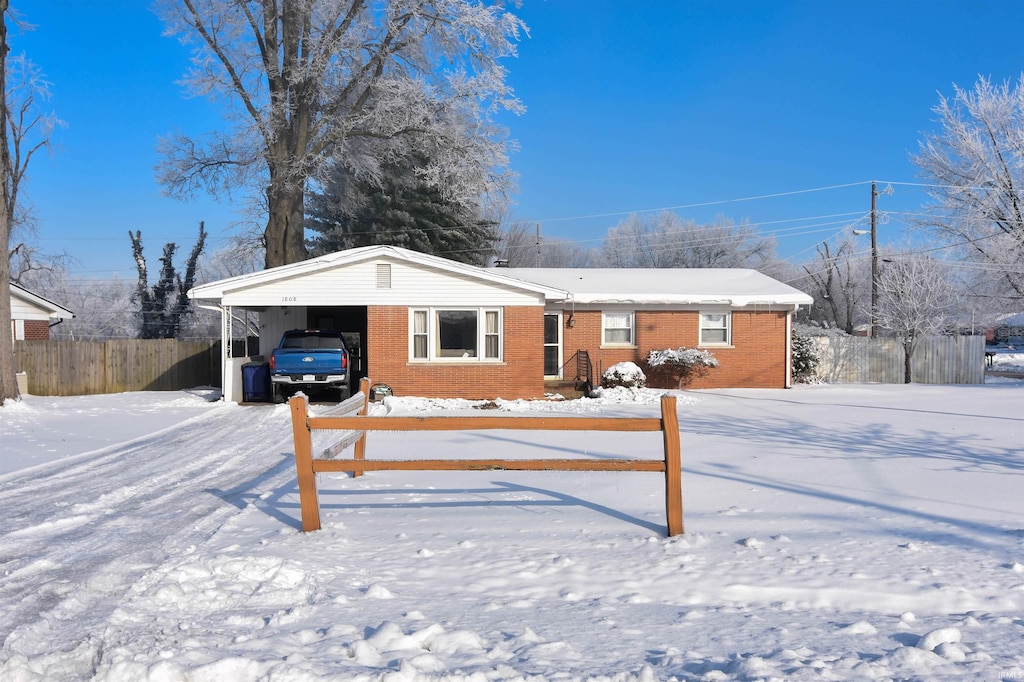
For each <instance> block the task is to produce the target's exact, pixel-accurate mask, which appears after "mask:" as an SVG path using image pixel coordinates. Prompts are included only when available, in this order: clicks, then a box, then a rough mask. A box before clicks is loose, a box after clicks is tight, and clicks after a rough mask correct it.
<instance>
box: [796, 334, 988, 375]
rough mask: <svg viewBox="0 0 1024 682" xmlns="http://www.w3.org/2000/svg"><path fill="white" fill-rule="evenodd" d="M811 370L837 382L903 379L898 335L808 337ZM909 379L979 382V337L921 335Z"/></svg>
mask: <svg viewBox="0 0 1024 682" xmlns="http://www.w3.org/2000/svg"><path fill="white" fill-rule="evenodd" d="M812 338H813V340H814V344H815V348H816V350H817V352H818V358H819V364H818V369H817V372H816V373H817V375H818V376H819V377H821V378H822V379H823V380H825V381H827V382H829V383H834V384H839V383H853V382H879V383H890V384H902V383H903V379H904V377H903V373H904V367H903V362H904V359H903V339H899V338H892V337H882V338H868V337H863V336H818V337H812ZM911 363H912V364H911V381H914V382H915V383H919V384H983V383H985V337H984V336H926V337H923V338H921V339H920V340H919V341H918V343H917V348H916V350H915V351H914V355H913V358H912V360H911Z"/></svg>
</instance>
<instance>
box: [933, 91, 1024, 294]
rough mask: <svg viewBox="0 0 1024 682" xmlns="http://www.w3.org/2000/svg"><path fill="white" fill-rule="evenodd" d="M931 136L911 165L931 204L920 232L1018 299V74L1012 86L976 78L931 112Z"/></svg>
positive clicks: (1021, 214)
mask: <svg viewBox="0 0 1024 682" xmlns="http://www.w3.org/2000/svg"><path fill="white" fill-rule="evenodd" d="M934 112H935V113H936V114H937V115H938V123H939V126H940V127H939V130H938V131H937V132H935V133H931V134H929V135H926V136H925V138H924V140H923V141H922V142H921V144H920V149H919V152H918V154H916V155H915V156H914V157H913V160H914V162H915V163H916V164H917V165H918V167H919V168H920V169H921V174H922V177H923V178H924V179H925V180H926V181H927V182H929V183H932V184H933V187H932V188H931V189H929V193H930V194H931V196H932V197H933V198H934V199H935V200H936V205H935V206H934V207H933V210H932V213H933V215H932V217H931V218H930V220H929V221H928V223H927V227H928V228H929V229H930V230H932V231H933V232H934V233H936V234H938V235H940V236H941V237H942V238H943V240H944V241H946V242H948V243H950V244H951V245H953V247H954V248H955V249H956V250H957V252H958V255H959V256H960V257H961V258H963V259H965V260H968V261H974V262H980V263H983V264H984V265H985V267H986V269H987V271H988V272H990V273H992V276H993V277H994V278H998V280H999V281H1000V283H1001V285H1002V286H1001V288H1002V291H1003V295H1005V296H1006V297H1008V298H1014V299H1018V300H1019V299H1020V298H1022V297H1024V267H1022V264H1024V74H1022V75H1021V78H1020V80H1019V81H1018V82H1017V83H1016V84H1015V85H1013V86H1011V85H1010V83H1008V82H1004V83H1003V84H1002V85H994V84H993V83H992V82H991V80H989V79H987V78H984V77H982V78H979V80H978V82H977V83H976V84H975V86H974V89H973V90H964V89H961V88H959V87H956V86H954V95H953V97H952V99H949V98H947V97H941V98H940V100H939V104H938V106H936V107H935V108H934Z"/></svg>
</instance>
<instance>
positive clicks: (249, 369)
mask: <svg viewBox="0 0 1024 682" xmlns="http://www.w3.org/2000/svg"><path fill="white" fill-rule="evenodd" d="M242 395H243V400H244V401H245V402H247V403H266V402H269V401H270V365H269V364H267V363H266V362H247V363H245V364H244V365H242Z"/></svg>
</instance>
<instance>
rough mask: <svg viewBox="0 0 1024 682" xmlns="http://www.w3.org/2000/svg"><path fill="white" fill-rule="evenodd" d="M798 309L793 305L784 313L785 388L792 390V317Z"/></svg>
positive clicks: (798, 307)
mask: <svg viewBox="0 0 1024 682" xmlns="http://www.w3.org/2000/svg"><path fill="white" fill-rule="evenodd" d="M799 309H800V306H799V305H794V306H793V309H792V310H790V311H789V312H787V313H786V381H785V387H786V388H793V315H795V314H796V311H797V310H799Z"/></svg>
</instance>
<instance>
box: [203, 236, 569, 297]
mask: <svg viewBox="0 0 1024 682" xmlns="http://www.w3.org/2000/svg"><path fill="white" fill-rule="evenodd" d="M372 260H386V261H390V262H396V263H403V264H407V265H409V266H410V267H413V268H419V269H424V270H432V271H437V272H442V273H447V274H450V275H453V276H456V277H459V278H464V279H469V280H476V281H480V282H486V283H489V284H492V285H498V286H502V287H506V288H511V289H516V290H519V291H524V292H529V293H532V294H539V295H543V296H544V297H545V298H551V297H555V298H557V297H564V296H565V295H566V292H564V291H559V290H557V289H554V288H552V287H549V286H547V285H544V284H540V283H537V282H529V281H524V280H520V279H517V278H514V277H511V276H509V275H508V274H506V273H505V272H503V271H501V270H497V269H495V268H478V267H476V266H473V265H468V264H466V263H458V262H456V261H453V260H449V259H447V258H440V257H438V256H432V255H430V254H425V253H420V252H418V251H410V250H409V249H403V248H400V247H397V246H364V247H359V248H355V249H348V250H345V251H338V252H336V253H330V254H326V255H324V256H318V257H316V258H311V259H309V260H305V261H302V262H300V263H293V264H291V265H282V266H280V267H276V268H269V269H267V270H261V271H259V272H254V273H250V274H247V275H240V276H238V277H231V278H228V279H222V280H219V281H216V282H210V283H209V284H203V285H200V286H197V287H194V288H192V289H191V290H189V292H188V295H189V297H190V298H192V299H194V300H204V301H220V300H222V299H223V298H225V296H229V295H232V294H238V293H239V292H242V291H245V290H252V291H255V290H257V289H259V288H261V287H267V286H271V285H274V284H278V283H282V282H286V281H288V280H297V279H302V278H306V277H311V276H315V275H317V274H318V273H324V272H328V271H331V270H336V269H341V268H347V267H351V266H355V265H359V264H362V263H365V262H367V261H372Z"/></svg>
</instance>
